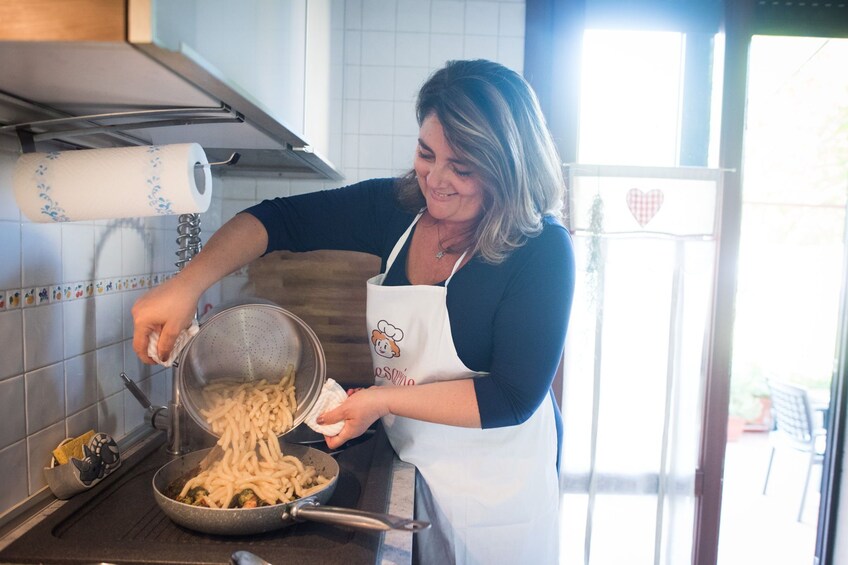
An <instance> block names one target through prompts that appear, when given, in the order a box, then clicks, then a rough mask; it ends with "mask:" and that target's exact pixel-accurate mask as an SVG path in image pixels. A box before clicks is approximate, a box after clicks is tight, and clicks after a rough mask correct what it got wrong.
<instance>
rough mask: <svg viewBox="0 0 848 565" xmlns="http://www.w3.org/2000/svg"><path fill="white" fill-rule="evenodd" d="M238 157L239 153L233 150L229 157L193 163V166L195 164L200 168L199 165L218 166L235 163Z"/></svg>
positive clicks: (239, 157) (239, 156)
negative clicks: (213, 161) (209, 161)
mask: <svg viewBox="0 0 848 565" xmlns="http://www.w3.org/2000/svg"><path fill="white" fill-rule="evenodd" d="M239 159H241V154H239V153H236V152H233V154H232V155H230V156H229V158H227V160H226V161H217V162H215V163H195V164H194V166H195V168H200V167H219V166H223V165H235V164H236V163H238V162H239Z"/></svg>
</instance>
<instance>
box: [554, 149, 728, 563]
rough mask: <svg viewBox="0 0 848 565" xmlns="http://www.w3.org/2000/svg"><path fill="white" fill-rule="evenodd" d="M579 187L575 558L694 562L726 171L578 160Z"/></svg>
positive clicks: (569, 456) (570, 354)
mask: <svg viewBox="0 0 848 565" xmlns="http://www.w3.org/2000/svg"><path fill="white" fill-rule="evenodd" d="M568 179H569V217H568V224H569V227H570V229H571V232H572V234H573V237H574V243H575V249H576V257H577V287H576V293H575V301H574V307H573V309H572V317H571V321H570V324H569V334H568V339H567V341H566V353H565V364H564V380H563V419H564V446H563V462H562V476H561V479H562V491H563V504H562V518H563V520H562V523H563V529H562V545H563V548H564V552H563V563H564V564H567V565H579V564H584V565H620V564H621V563H633V564H651V563H653V564H663V565H666V564H667V565H679V564H680V563H688V562H690V561H691V551H692V533H693V526H694V510H695V506H694V504H695V485H696V465H697V460H698V449H699V441H700V435H701V424H702V406H703V390H704V380H705V376H706V359H707V358H708V351H707V344H708V340H707V336H708V332H709V328H710V322H711V301H712V296H713V288H714V270H715V260H716V250H717V243H716V240H715V233H716V227H717V210H718V209H719V198H720V190H719V185H718V179H719V175H718V172H717V171H715V170H712V169H701V168H654V167H612V166H588V165H573V166H570V167H569V168H568Z"/></svg>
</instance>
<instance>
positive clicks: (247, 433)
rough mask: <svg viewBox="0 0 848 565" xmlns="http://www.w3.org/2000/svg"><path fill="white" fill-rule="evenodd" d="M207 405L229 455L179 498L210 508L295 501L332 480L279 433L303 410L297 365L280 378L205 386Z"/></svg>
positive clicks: (202, 473)
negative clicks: (287, 446)
mask: <svg viewBox="0 0 848 565" xmlns="http://www.w3.org/2000/svg"><path fill="white" fill-rule="evenodd" d="M204 397H205V398H206V402H207V406H208V407H209V408H208V409H206V410H202V411H201V412H202V413H203V415H204V417H205V418H206V421H207V422H208V423H209V425H210V427H211V428H212V430H213V432H214V433H215V434H216V435H218V437H219V439H218V446H219V447H220V448H221V449H222V450H223V456H222V457H220V458H219V459H218V460H215V461H213V462H211V464H208V465H202V466H203V467H204V468H203V469H201V471H200V472H199V473H198V474H197V475H195V476H194V477H192V478H190V479H188V481H186V483H185V484H184V485H183V486H182V488H181V489H180V491H179V493H178V494H177V495H176V497H175V498H176V500H178V501H180V502H186V503H188V504H194V505H200V506H208V507H210V508H235V507H238V508H251V507H255V506H264V505H270V504H279V503H282V502H290V501H292V500H295V499H297V498H302V497H304V496H308V495H310V494H311V493H312V492H314V491H316V490H319V489H321V488H323V486H324V485H325V484H326V483H327V482H328V481H329V479H328V478H326V477H323V476H321V475H319V474H318V473H317V471H316V470H315V468H314V467H312V466H310V465H304V464H303V463H302V462H301V461H300V460H299V459H298V458H296V457H293V456H290V455H285V454H284V453H283V452H282V451H281V450H280V442H279V440H278V438H277V436H278V435H279V434H281V433H283V432H284V431H286V430H288V429H289V428H291V425H292V423H293V420H294V413H295V411H296V409H297V403H296V399H295V390H294V370H293V368H292V367H291V366H289V368H288V369H287V371H286V374H285V375H284V376H283V378H282V379H281V380H280V382H279V383H268V382H267V381H265V380H261V381H258V382H255V383H232V382H230V383H219V382H216V383H215V384H212V385H209V386H207V387H206V388H205V389H204Z"/></svg>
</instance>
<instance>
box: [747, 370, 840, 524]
mask: <svg viewBox="0 0 848 565" xmlns="http://www.w3.org/2000/svg"><path fill="white" fill-rule="evenodd" d="M767 384H768V388H769V391H770V393H771V409H772V416H773V417H774V426H775V427H774V430H773V431H772V432H771V433H770V434H769V439H770V440H771V455H770V456H769V463H768V470H767V471H766V480H765V484H764V485H763V494H766V489H767V488H768V481H769V475H770V474H771V466H772V463H773V462H774V452H775V450H776V449H777V448H778V447H790V448H792V449H795V450H797V451H801V452H802V453H806V454H808V455H809V458H808V460H807V474H806V477H805V479H804V490H803V492H802V494H801V506H800V508H798V521H799V522H800V521H801V516H802V515H803V513H804V504H805V502H806V499H807V487H808V486H809V482H810V474H811V471H812V470H813V465H821V464H822V462H823V461H824V448H825V443H826V435H827V431H826V430H825V429H824V428H820V427H818V426H817V425H816V423H815V420H814V419H813V410H812V408H811V405H810V398H809V396H808V395H807V391H806V390H805V389H803V388H801V387H797V386H793V385H789V384H784V383H777V382H768V383H767Z"/></svg>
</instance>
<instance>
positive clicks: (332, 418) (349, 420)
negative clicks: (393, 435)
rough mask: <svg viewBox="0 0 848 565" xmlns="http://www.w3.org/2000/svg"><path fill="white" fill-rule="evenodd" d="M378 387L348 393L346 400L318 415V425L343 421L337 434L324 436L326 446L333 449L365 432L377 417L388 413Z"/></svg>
mask: <svg viewBox="0 0 848 565" xmlns="http://www.w3.org/2000/svg"><path fill="white" fill-rule="evenodd" d="M381 392H382V391H381V390H380V387H376V386H372V387H369V388H366V389H360V390H358V391H356V393H355V394H350V395H349V396H348V397H347V400H345V401H344V402H342V403H341V404H340V405H339V406H337V407H336V408H334V409H332V410H328V411H327V412H324V413H323V414H321V415H320V416H318V418H317V421H318V424H320V425H329V424H335V423H336V422H341V421H344V427H343V428H342V431H341V432H339V435H337V436H324V440H325V441H326V442H327V446H328V447H329V448H330V449H335V448H337V447H339V446H340V445H342V444H343V443H345V442H346V441H348V440H351V439H353V438H355V437H359V436H361V435H362V434H363V433H365V430H367V429H368V428H369V427H370V426H371V424H373V423H374V422H375V421H377V418H380V417H381V416H385V415H386V414H388V413H389V410H388V407H387V406H386V405H385V403H384V402H383V395H382V394H381Z"/></svg>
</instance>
